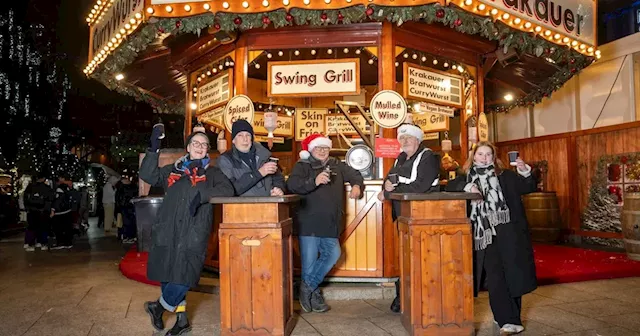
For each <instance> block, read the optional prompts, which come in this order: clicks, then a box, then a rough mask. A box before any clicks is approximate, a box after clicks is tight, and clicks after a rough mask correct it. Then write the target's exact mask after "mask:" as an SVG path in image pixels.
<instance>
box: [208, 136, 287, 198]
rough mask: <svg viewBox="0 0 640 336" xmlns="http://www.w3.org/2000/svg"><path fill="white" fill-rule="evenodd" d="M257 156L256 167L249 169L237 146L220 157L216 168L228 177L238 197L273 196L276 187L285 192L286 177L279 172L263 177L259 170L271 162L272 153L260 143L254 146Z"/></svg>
mask: <svg viewBox="0 0 640 336" xmlns="http://www.w3.org/2000/svg"><path fill="white" fill-rule="evenodd" d="M253 146H254V148H255V155H256V160H255V162H256V167H249V165H248V164H247V163H245V162H244V161H242V159H241V158H240V155H239V153H238V150H237V149H236V148H235V146H234V147H233V148H232V149H231V150H230V151H226V152H224V153H223V154H222V155H220V156H219V157H218V160H217V162H216V166H217V167H218V168H220V170H222V172H223V173H224V175H226V176H227V177H228V178H229V180H230V181H231V183H232V184H233V188H234V189H235V191H236V195H237V196H271V189H273V188H274V187H277V188H280V189H282V191H283V192H284V191H285V183H284V176H282V172H281V171H280V170H278V171H277V172H276V173H275V174H271V175H267V176H264V177H263V176H262V174H260V172H259V171H258V168H260V167H262V165H263V164H265V163H266V162H267V160H269V157H270V156H271V152H270V151H269V150H268V149H266V148H264V146H262V145H261V144H260V143H258V142H256V143H254V144H253Z"/></svg>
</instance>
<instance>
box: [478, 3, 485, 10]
mask: <svg viewBox="0 0 640 336" xmlns="http://www.w3.org/2000/svg"><path fill="white" fill-rule="evenodd" d="M486 8H487V6H485V5H484V4H479V5H478V10H480V11H483V10H485V9H486Z"/></svg>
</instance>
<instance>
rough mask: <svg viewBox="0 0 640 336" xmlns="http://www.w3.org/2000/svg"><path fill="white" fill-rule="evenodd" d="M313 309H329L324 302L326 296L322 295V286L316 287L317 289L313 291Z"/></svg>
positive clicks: (324, 310) (318, 311)
mask: <svg viewBox="0 0 640 336" xmlns="http://www.w3.org/2000/svg"><path fill="white" fill-rule="evenodd" d="M311 310H313V311H314V312H316V313H324V312H326V311H329V306H328V305H327V304H326V303H324V297H322V293H321V292H320V288H316V290H314V291H313V293H311Z"/></svg>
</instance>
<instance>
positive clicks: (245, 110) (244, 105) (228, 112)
mask: <svg viewBox="0 0 640 336" xmlns="http://www.w3.org/2000/svg"><path fill="white" fill-rule="evenodd" d="M253 114H254V109H253V101H251V98H249V97H247V96H245V95H237V96H235V97H233V98H231V100H229V102H228V103H227V106H226V107H225V108H224V126H225V127H226V128H227V130H231V125H232V124H233V123H234V122H235V121H236V120H240V119H244V120H246V121H248V122H249V124H251V123H253Z"/></svg>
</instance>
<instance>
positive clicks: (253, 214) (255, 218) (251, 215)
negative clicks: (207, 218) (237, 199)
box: [222, 203, 289, 224]
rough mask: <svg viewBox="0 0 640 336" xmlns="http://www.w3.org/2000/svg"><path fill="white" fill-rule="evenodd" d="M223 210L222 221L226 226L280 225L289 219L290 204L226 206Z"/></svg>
mask: <svg viewBox="0 0 640 336" xmlns="http://www.w3.org/2000/svg"><path fill="white" fill-rule="evenodd" d="M222 209H223V211H222V221H223V222H224V223H225V224H231V223H279V222H281V221H283V220H286V219H287V218H289V205H288V204H277V203H258V204H242V203H240V204H225V205H224V206H223V207H222Z"/></svg>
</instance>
